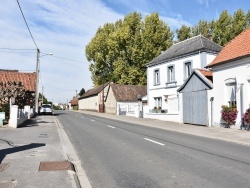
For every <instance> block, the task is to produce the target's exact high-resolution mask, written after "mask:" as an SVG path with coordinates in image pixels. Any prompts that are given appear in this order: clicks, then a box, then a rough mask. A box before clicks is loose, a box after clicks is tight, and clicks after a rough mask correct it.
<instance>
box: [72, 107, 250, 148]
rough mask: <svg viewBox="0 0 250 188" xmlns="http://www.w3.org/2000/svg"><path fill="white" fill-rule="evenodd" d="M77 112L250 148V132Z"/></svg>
mask: <svg viewBox="0 0 250 188" xmlns="http://www.w3.org/2000/svg"><path fill="white" fill-rule="evenodd" d="M76 112H79V113H84V114H88V115H93V116H100V117H104V118H109V119H114V120H118V121H124V122H129V123H134V124H139V125H144V126H150V127H157V128H160V129H165V130H169V131H175V132H181V133H185V134H191V135H196V136H201V137H206V138H212V139H218V140H224V141H228V142H234V143H237V144H242V145H247V146H250V131H243V130H239V129H236V128H234V127H232V128H230V129H228V128H223V127H204V126H197V125H188V124H179V123H174V122H167V121H160V120H154V119H146V118H135V117H129V116H118V115H112V114H106V113H98V112H92V111H76Z"/></svg>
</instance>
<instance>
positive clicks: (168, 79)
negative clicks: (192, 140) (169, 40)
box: [144, 35, 222, 122]
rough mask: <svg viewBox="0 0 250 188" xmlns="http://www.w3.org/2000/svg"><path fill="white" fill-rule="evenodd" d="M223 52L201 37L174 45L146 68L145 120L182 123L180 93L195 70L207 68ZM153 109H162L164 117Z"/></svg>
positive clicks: (219, 47)
mask: <svg viewBox="0 0 250 188" xmlns="http://www.w3.org/2000/svg"><path fill="white" fill-rule="evenodd" d="M221 48H222V47H221V46H219V45H217V44H215V43H214V42H212V41H211V40H209V39H208V38H205V37H203V36H201V35H199V36H196V37H193V38H190V39H187V40H185V41H182V42H179V43H176V44H174V45H173V46H171V47H170V48H169V49H168V50H166V51H165V52H163V53H162V54H161V55H159V56H158V57H157V58H155V59H153V60H152V61H151V62H149V63H148V64H147V98H148V110H147V113H145V114H144V117H146V118H153V119H160V120H165V121H174V122H181V117H182V115H181V114H180V113H182V109H181V108H182V105H181V104H182V99H181V98H180V97H179V95H178V92H177V90H178V89H179V87H180V86H181V85H183V83H184V82H185V80H186V79H187V78H188V77H189V76H190V75H191V73H192V71H193V69H194V68H204V67H205V66H206V65H207V64H209V63H210V62H212V61H213V59H214V58H215V57H216V55H217V54H218V52H219V51H220V50H221ZM154 108H160V109H161V110H163V111H162V112H163V113H155V111H154ZM161 110H158V112H159V111H161ZM144 111H145V110H144Z"/></svg>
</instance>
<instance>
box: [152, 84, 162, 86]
mask: <svg viewBox="0 0 250 188" xmlns="http://www.w3.org/2000/svg"><path fill="white" fill-rule="evenodd" d="M159 85H161V84H160V83H159V84H154V85H153V86H159Z"/></svg>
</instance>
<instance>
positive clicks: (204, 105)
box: [183, 90, 208, 125]
mask: <svg viewBox="0 0 250 188" xmlns="http://www.w3.org/2000/svg"><path fill="white" fill-rule="evenodd" d="M207 115H208V102H207V90H202V91H196V92H186V93H183V122H184V123H188V124H196V125H207V124H208V122H207V121H208V120H207V118H208V117H207Z"/></svg>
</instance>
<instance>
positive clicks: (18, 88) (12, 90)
mask: <svg viewBox="0 0 250 188" xmlns="http://www.w3.org/2000/svg"><path fill="white" fill-rule="evenodd" d="M25 93H26V91H25V89H24V86H23V84H22V83H21V82H17V81H13V82H12V81H9V82H6V83H3V82H0V105H3V104H8V103H9V101H10V99H12V102H13V103H14V104H18V101H22V100H23V99H24V96H25Z"/></svg>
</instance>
